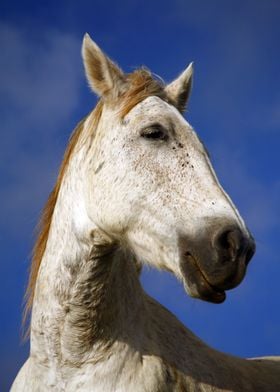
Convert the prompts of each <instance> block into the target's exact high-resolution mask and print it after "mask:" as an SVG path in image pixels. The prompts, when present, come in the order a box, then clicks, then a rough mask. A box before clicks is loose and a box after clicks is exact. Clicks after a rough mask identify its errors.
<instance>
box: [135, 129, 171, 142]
mask: <svg viewBox="0 0 280 392" xmlns="http://www.w3.org/2000/svg"><path fill="white" fill-rule="evenodd" d="M141 137H143V138H145V139H152V140H167V139H168V136H167V133H166V131H165V130H164V129H163V128H162V127H161V126H154V127H149V128H146V129H144V130H143V131H142V132H141Z"/></svg>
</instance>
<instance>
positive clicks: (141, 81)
mask: <svg viewBox="0 0 280 392" xmlns="http://www.w3.org/2000/svg"><path fill="white" fill-rule="evenodd" d="M127 82H128V88H127V89H126V91H125V92H124V93H123V94H122V96H121V97H120V98H119V101H118V105H119V106H120V112H119V114H120V117H121V118H123V117H124V116H125V115H126V114H127V113H128V112H129V111H130V110H131V109H132V108H133V107H134V106H136V105H137V104H138V103H139V102H141V101H143V100H144V99H145V98H147V97H149V96H158V97H160V98H162V99H164V100H167V97H166V95H165V92H164V85H163V84H162V83H161V82H160V81H158V80H156V79H154V78H153V77H152V75H151V73H150V72H149V71H148V70H146V69H139V70H136V71H135V72H133V73H132V74H128V75H127ZM102 108H103V102H102V100H100V101H99V102H98V104H97V105H96V108H95V109H94V112H93V113H92V114H93V122H94V125H93V124H91V125H93V126H90V128H91V129H90V132H93V131H94V128H96V126H97V125H98V122H99V119H100V117H101V114H102ZM84 123H85V118H84V119H83V120H82V121H80V122H79V124H78V125H77V127H76V128H75V130H74V131H73V133H72V135H71V137H70V140H69V143H68V146H67V148H66V151H65V153H64V157H63V160H62V164H61V166H60V170H59V174H58V177H57V181H56V184H55V186H54V188H53V191H52V192H51V194H50V195H49V198H48V200H47V203H46V205H45V207H44V209H43V211H42V215H41V218H40V221H39V225H38V235H37V239H36V242H35V245H34V248H33V252H32V261H31V267H30V274H29V280H28V285H27V289H26V293H25V303H26V304H25V309H24V316H23V320H24V322H25V321H26V319H27V317H28V315H29V313H30V311H31V308H32V304H33V299H34V291H35V285H36V280H37V276H38V272H39V268H40V264H41V260H42V257H43V255H44V252H45V249H46V245H47V241H48V236H49V231H50V227H51V221H52V216H53V212H54V208H55V205H56V201H57V197H58V194H59V190H60V187H61V183H62V180H63V177H64V174H65V171H66V169H67V166H68V163H69V160H70V158H71V156H72V153H73V151H74V148H75V146H76V144H77V142H78V140H79V138H80V135H81V132H82V130H83V129H84Z"/></svg>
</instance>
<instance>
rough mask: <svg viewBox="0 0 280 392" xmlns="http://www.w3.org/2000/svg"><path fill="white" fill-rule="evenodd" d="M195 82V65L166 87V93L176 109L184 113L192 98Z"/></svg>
mask: <svg viewBox="0 0 280 392" xmlns="http://www.w3.org/2000/svg"><path fill="white" fill-rule="evenodd" d="M192 80H193V63H190V64H189V65H188V67H187V68H186V69H185V71H184V72H182V73H181V75H180V76H179V77H178V78H177V79H175V80H174V81H173V82H171V83H170V84H168V85H167V86H166V87H165V92H166V94H167V96H168V98H169V99H170V101H171V102H172V103H173V104H174V106H176V108H177V109H178V110H179V111H180V112H181V113H183V112H184V110H185V108H186V106H187V102H188V99H189V97H190V93H191V89H192Z"/></svg>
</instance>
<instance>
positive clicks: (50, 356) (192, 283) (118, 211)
mask: <svg viewBox="0 0 280 392" xmlns="http://www.w3.org/2000/svg"><path fill="white" fill-rule="evenodd" d="M82 57H83V62H84V67H85V73H86V77H87V80H88V83H89V86H90V87H91V89H92V90H93V92H95V93H96V94H97V95H98V96H99V98H100V99H99V101H98V103H97V105H96V107H95V108H94V109H93V111H91V112H90V113H89V115H88V116H87V117H85V118H84V119H83V120H82V121H81V122H80V123H79V124H78V125H77V127H76V129H75V130H74V133H73V134H72V136H71V138H70V141H69V144H68V146H67V149H66V152H65V155H64V159H63V162H62V165H61V168H60V171H59V175H58V179H57V182H56V184H55V186H54V189H53V191H52V193H51V194H50V196H49V199H48V201H47V204H46V206H45V208H44V210H43V214H42V218H41V224H40V231H39V234H38V238H37V241H36V244H35V247H34V251H33V258H32V263H31V271H30V277H29V283H28V288H27V305H26V314H27V315H28V314H29V315H30V312H31V310H32V312H31V322H30V324H31V326H30V356H29V358H28V359H27V361H26V362H25V364H24V365H23V367H22V368H21V370H20V371H19V373H18V375H17V377H16V379H15V381H14V383H13V386H12V389H11V390H12V392H18V391H20V392H27V391H28V392H32V391H36V392H38V391H65V392H74V391H83V392H88V391H94V392H104V391H105V392H107V391H108V392H111V391H117V392H122V391H125V392H132V391H133V392H138V391H145V392H165V391H190V392H191V391H196V392H197V391H204V392H207V391H235V392H241V391H242V392H244V391H254V392H258V391H259V392H264V391H269V392H273V391H275V392H276V391H280V362H279V357H278V358H277V357H264V358H258V359H257V358H256V359H254V360H253V359H251V360H250V359H249V360H248V359H241V358H238V357H234V356H231V355H226V354H224V353H221V352H218V351H216V350H215V349H213V348H211V347H209V346H208V345H206V344H205V343H204V342H202V341H201V340H200V339H199V338H198V337H196V336H195V335H194V334H193V333H192V332H191V331H190V330H188V329H187V328H186V327H185V326H183V325H182V324H181V322H180V321H179V320H177V319H176V317H175V316H174V315H173V314H172V313H170V312H169V311H168V310H167V309H165V308H164V307H163V306H161V305H160V304H159V303H158V302H157V301H155V300H154V299H153V298H151V297H150V296H149V295H148V294H147V293H145V291H144V290H143V288H142V286H141V283H140V272H141V267H142V265H143V264H147V265H150V266H153V267H156V268H159V269H162V270H166V271H170V272H171V273H173V274H174V275H175V276H176V277H177V278H178V279H179V280H180V281H181V282H182V284H183V285H184V288H185V290H186V292H187V293H188V294H189V295H190V296H192V297H195V298H199V299H202V300H205V301H210V302H213V303H221V302H223V301H224V300H225V298H226V291H227V290H229V289H232V288H234V287H236V286H237V285H238V284H239V283H240V282H241V281H242V279H243V277H244V275H245V273H246V267H247V265H248V262H249V261H250V259H251V258H252V256H253V254H254V251H255V243H254V239H253V237H252V235H251V234H250V232H249V230H248V229H247V227H246V225H245V223H244V221H243V219H242V217H241V216H240V214H239V212H238V210H237V208H236V207H235V206H234V204H233V202H232V201H231V199H230V198H229V196H228V195H227V194H226V192H225V191H224V190H223V188H222V187H221V185H220V184H219V182H218V179H217V177H216V175H215V172H214V170H213V168H212V165H211V163H210V158H209V156H208V153H207V151H206V149H205V147H204V145H203V144H202V142H201V141H200V139H199V138H198V136H197V134H196V133H195V132H194V130H193V129H192V127H191V125H190V124H189V123H188V122H187V121H186V119H185V118H184V117H183V111H184V109H185V108H186V106H187V102H188V99H189V96H190V92H191V87H192V77H193V65H192V63H191V64H190V65H189V66H188V67H187V68H186V70H185V71H184V72H182V73H181V74H180V75H179V76H178V77H177V78H176V79H175V80H174V81H172V82H171V83H169V84H167V85H166V84H164V82H163V81H162V80H161V79H160V78H157V77H155V76H154V75H153V74H152V73H151V72H150V71H149V70H148V69H146V68H139V69H136V70H135V71H133V72H132V73H129V74H126V73H124V72H123V71H122V70H121V69H120V68H119V67H118V66H117V65H116V64H115V63H114V62H113V61H112V60H111V59H110V58H109V57H108V56H107V55H106V54H105V53H104V52H103V51H102V50H101V49H100V48H99V47H98V45H97V44H96V43H94V41H92V39H91V38H90V36H89V35H87V34H86V35H85V37H84V40H83V45H82ZM27 317H28V316H27Z"/></svg>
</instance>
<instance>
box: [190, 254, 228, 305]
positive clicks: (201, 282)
mask: <svg viewBox="0 0 280 392" xmlns="http://www.w3.org/2000/svg"><path fill="white" fill-rule="evenodd" d="M185 257H186V262H187V263H189V266H191V269H192V277H195V278H196V279H195V285H196V289H197V292H198V294H199V298H200V299H203V300H204V301H208V302H212V303H216V304H219V303H222V302H224V300H225V299H226V293H225V291H224V290H222V289H219V288H217V287H215V286H212V285H211V283H209V281H208V279H207V278H206V277H205V275H204V273H203V271H202V270H201V269H200V267H199V264H198V262H197V261H196V259H195V257H193V255H192V254H190V253H187V254H186V255H185ZM186 272H187V274H188V271H186Z"/></svg>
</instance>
